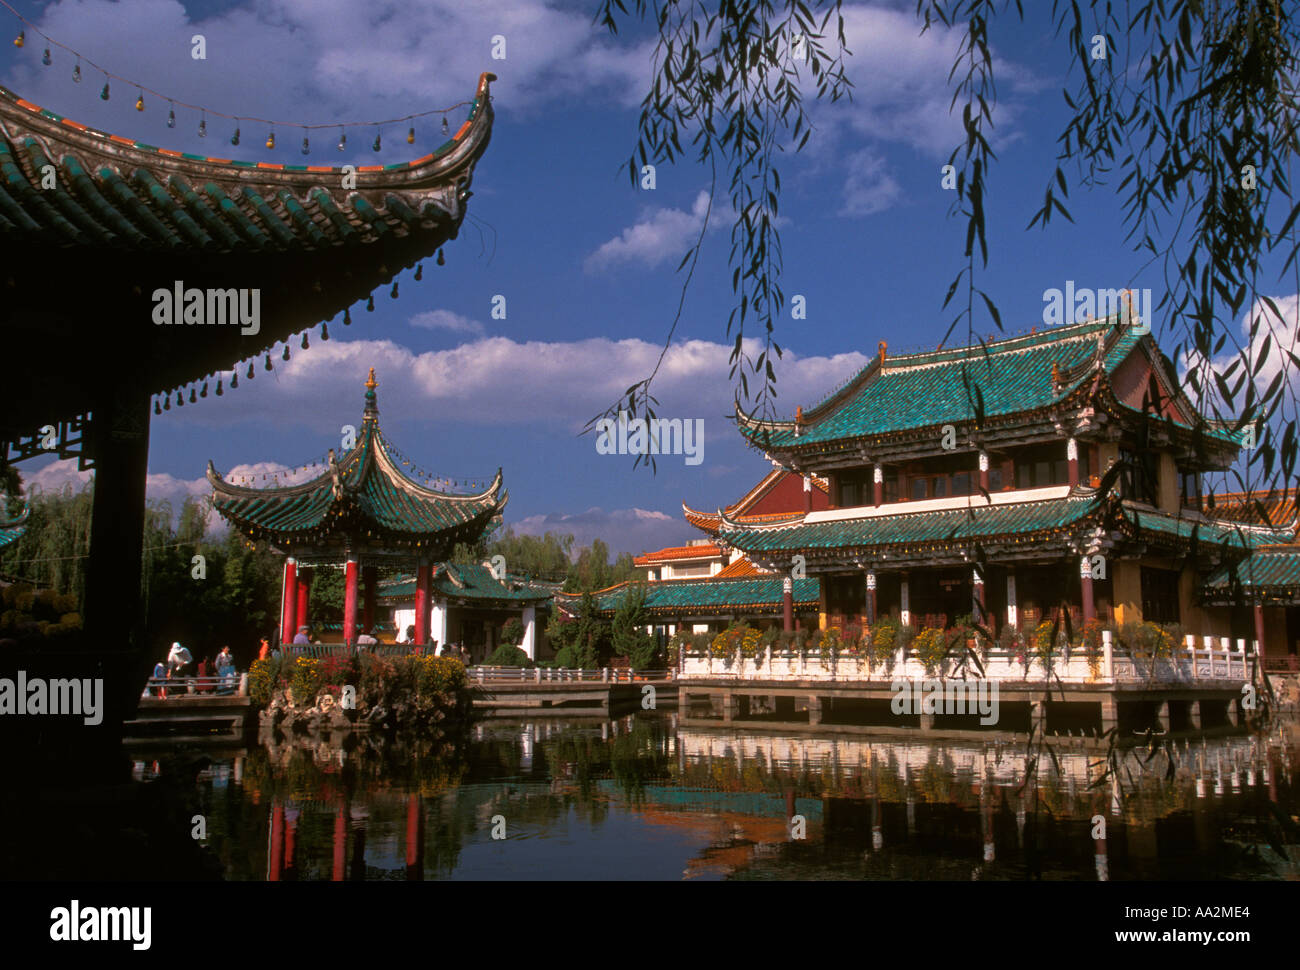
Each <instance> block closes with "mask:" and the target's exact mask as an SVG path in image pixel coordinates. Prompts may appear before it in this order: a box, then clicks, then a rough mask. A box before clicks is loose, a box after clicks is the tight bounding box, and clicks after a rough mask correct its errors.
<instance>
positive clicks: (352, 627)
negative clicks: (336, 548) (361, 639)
mask: <svg viewBox="0 0 1300 970" xmlns="http://www.w3.org/2000/svg"><path fill="white" fill-rule="evenodd" d="M343 584H344V585H343V642H344V643H347V644H352V643H356V642H357V561H356V559H354V558H353V557H352V556H348V564H347V568H346V569H345V570H344V574H343Z"/></svg>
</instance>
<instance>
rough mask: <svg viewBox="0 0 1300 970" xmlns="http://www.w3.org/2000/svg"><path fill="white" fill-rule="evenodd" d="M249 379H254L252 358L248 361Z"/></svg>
mask: <svg viewBox="0 0 1300 970" xmlns="http://www.w3.org/2000/svg"><path fill="white" fill-rule="evenodd" d="M248 379H249V380H250V381H251V380H252V379H253V362H252V361H251V360H250V361H249V362H248Z"/></svg>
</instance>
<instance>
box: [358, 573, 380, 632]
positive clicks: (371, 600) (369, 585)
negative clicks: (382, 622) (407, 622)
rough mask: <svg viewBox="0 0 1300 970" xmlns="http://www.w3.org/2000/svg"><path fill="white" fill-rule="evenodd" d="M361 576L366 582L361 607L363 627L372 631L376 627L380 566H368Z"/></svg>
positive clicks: (367, 630)
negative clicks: (376, 597) (376, 595)
mask: <svg viewBox="0 0 1300 970" xmlns="http://www.w3.org/2000/svg"><path fill="white" fill-rule="evenodd" d="M361 578H362V579H363V580H365V583H366V593H365V600H364V605H363V606H362V609H361V628H362V629H363V630H365V631H366V632H367V633H370V632H371V631H372V630H374V628H375V594H376V593H377V592H378V588H377V584H378V583H379V567H377V566H366V567H365V568H364V569H362V570H361Z"/></svg>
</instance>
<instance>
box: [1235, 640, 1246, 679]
mask: <svg viewBox="0 0 1300 970" xmlns="http://www.w3.org/2000/svg"><path fill="white" fill-rule="evenodd" d="M1237 653H1238V654H1240V655H1241V676H1243V677H1245V676H1246V668H1247V664H1246V641H1245V640H1241V639H1239V640H1237Z"/></svg>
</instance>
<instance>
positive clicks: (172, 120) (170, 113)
mask: <svg viewBox="0 0 1300 970" xmlns="http://www.w3.org/2000/svg"><path fill="white" fill-rule="evenodd" d="M167 127H168V128H175V127H176V109H175V108H169V109H168V110H167Z"/></svg>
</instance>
